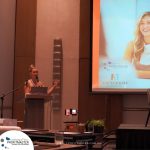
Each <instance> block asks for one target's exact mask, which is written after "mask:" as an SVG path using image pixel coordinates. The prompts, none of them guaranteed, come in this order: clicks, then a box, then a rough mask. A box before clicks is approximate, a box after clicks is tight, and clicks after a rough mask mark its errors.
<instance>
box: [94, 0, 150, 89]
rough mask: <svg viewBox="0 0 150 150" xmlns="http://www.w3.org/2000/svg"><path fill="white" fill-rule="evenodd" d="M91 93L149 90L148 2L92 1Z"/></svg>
mask: <svg viewBox="0 0 150 150" xmlns="http://www.w3.org/2000/svg"><path fill="white" fill-rule="evenodd" d="M91 12H92V19H91V21H92V34H91V35H92V38H91V39H92V46H91V47H92V59H91V61H92V91H95V92H99V91H100V92H111V91H112V92H144V91H147V89H149V88H150V1H149V0H92V11H91Z"/></svg>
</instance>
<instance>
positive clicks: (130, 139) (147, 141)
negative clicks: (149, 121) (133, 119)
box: [116, 124, 150, 150]
mask: <svg viewBox="0 0 150 150" xmlns="http://www.w3.org/2000/svg"><path fill="white" fill-rule="evenodd" d="M116 149H118V150H126V149H128V150H131V149H132V150H133V149H136V150H148V149H150V126H149V125H148V126H147V127H145V125H144V124H121V125H120V126H119V127H118V129H117V131H116Z"/></svg>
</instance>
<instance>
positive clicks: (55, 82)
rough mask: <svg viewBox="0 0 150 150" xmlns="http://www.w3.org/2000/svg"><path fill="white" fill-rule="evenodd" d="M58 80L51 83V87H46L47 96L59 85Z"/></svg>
mask: <svg viewBox="0 0 150 150" xmlns="http://www.w3.org/2000/svg"><path fill="white" fill-rule="evenodd" d="M59 82H60V81H59V80H55V81H53V84H52V85H51V86H49V87H48V92H47V93H48V94H51V93H52V92H53V90H54V89H55V88H56V87H57V85H58V84H59Z"/></svg>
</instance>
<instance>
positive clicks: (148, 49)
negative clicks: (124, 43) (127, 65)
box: [124, 12, 150, 79]
mask: <svg viewBox="0 0 150 150" xmlns="http://www.w3.org/2000/svg"><path fill="white" fill-rule="evenodd" d="M124 58H125V59H126V60H128V61H129V62H131V63H133V65H134V67H135V69H136V74H137V76H138V78H145V79H149V78H150V12H145V13H144V14H143V15H142V16H141V18H140V19H139V22H138V23H137V27H136V31H135V40H134V41H132V42H130V43H129V44H128V47H127V49H126V51H125V56H124Z"/></svg>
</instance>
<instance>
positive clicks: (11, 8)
mask: <svg viewBox="0 0 150 150" xmlns="http://www.w3.org/2000/svg"><path fill="white" fill-rule="evenodd" d="M15 5H16V0H0V70H1V72H0V95H1V94H2V93H4V94H6V93H8V92H9V91H11V90H12V89H13V66H14V33H15ZM4 105H5V110H4V117H11V114H12V94H10V95H8V96H6V97H5V100H4Z"/></svg>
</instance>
